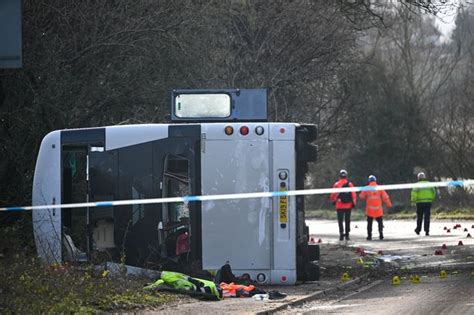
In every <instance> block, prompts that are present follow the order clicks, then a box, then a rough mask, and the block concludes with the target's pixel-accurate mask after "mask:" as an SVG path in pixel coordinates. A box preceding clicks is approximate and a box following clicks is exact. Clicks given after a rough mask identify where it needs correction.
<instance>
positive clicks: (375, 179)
mask: <svg viewBox="0 0 474 315" xmlns="http://www.w3.org/2000/svg"><path fill="white" fill-rule="evenodd" d="M368 180H369V182H376V181H377V177H375V175H370V176H369V179H368Z"/></svg>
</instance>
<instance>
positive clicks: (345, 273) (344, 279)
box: [341, 272, 351, 282]
mask: <svg viewBox="0 0 474 315" xmlns="http://www.w3.org/2000/svg"><path fill="white" fill-rule="evenodd" d="M349 280H351V277H349V274H348V273H347V272H344V273H343V274H342V277H341V281H342V282H346V281H349Z"/></svg>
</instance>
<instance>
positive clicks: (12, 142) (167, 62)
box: [0, 0, 474, 239]
mask: <svg viewBox="0 0 474 315" xmlns="http://www.w3.org/2000/svg"><path fill="white" fill-rule="evenodd" d="M448 9H452V12H456V11H457V15H456V18H455V23H456V25H455V29H454V31H453V33H452V35H451V36H450V38H445V39H444V40H442V39H441V34H440V33H439V31H438V30H437V29H436V28H435V26H434V23H435V21H436V19H439V17H437V16H442V13H443V12H445V11H447V10H448ZM23 18H24V20H23V52H24V56H23V59H24V67H23V68H22V69H19V70H0V206H7V205H29V204H30V203H31V184H32V179H33V172H34V166H35V160H36V155H37V152H38V148H39V145H40V142H41V139H42V138H43V137H44V136H45V135H46V134H47V133H48V132H50V131H52V130H55V129H64V128H80V127H93V126H103V125H114V124H130V123H159V122H163V121H164V117H165V115H166V114H167V113H168V112H169V92H170V90H172V89H173V88H267V89H268V91H269V110H270V115H271V117H270V118H271V120H272V121H295V122H301V123H317V124H318V125H319V130H320V131H319V138H318V140H317V143H318V145H319V148H320V158H319V161H318V162H317V163H315V164H313V165H312V166H311V170H310V174H309V176H308V187H328V186H330V185H331V184H332V183H333V182H334V181H335V180H336V179H337V174H338V170H339V169H341V168H346V169H348V170H349V174H350V177H351V179H352V180H353V181H354V183H355V184H357V185H363V184H365V179H366V177H367V176H368V175H369V174H375V175H376V176H377V177H378V179H379V182H380V183H383V184H390V183H403V182H413V181H415V174H416V173H417V172H418V171H420V170H424V171H425V172H427V174H428V176H429V178H430V179H433V180H442V179H446V178H453V179H461V178H474V144H473V141H474V140H473V139H474V128H473V127H474V105H473V100H474V95H473V93H474V92H473V88H472V87H473V86H474V71H473V70H474V67H473V66H474V48H473V47H474V45H473V39H474V36H473V30H474V10H473V6H472V5H469V3H467V2H466V3H464V2H461V3H460V4H451V2H450V1H444V2H437V1H433V2H432V1H400V2H398V3H397V2H389V1H386V2H384V1H381V2H375V1H363V0H355V1H342V0H338V1H304V0H295V1H263V0H256V1H246V0H224V1H211V0H207V1H190V0H188V1H187V0H181V1H163V0H143V1H129V0H114V1H86V0H84V1H61V0H50V1H36V0H35V1H33V0H25V1H23ZM446 19H447V20H449V19H450V18H449V17H448V18H446ZM451 19H452V17H451ZM392 199H394V201H395V204H396V205H397V207H395V209H402V208H404V207H406V206H408V204H409V202H408V191H400V192H393V193H392ZM472 199H473V198H472V192H471V194H470V193H469V191H467V190H465V189H453V190H446V189H444V190H440V199H439V201H438V202H437V205H438V206H441V207H445V208H446V209H454V208H466V207H471V208H472ZM330 206H331V205H330V204H328V202H327V198H326V196H322V197H308V208H312V209H327V208H330ZM12 217H14V218H15V220H20V221H22V220H24V222H26V223H27V224H26V226H28V225H29V220H31V219H30V218H29V217H28V216H21V215H18V214H11V213H10V214H2V215H1V217H0V226H5V224H6V223H8V222H9V221H10V220H11V218H12ZM21 228H22V229H23V228H24V227H21ZM27 238H28V239H30V236H28V237H27Z"/></svg>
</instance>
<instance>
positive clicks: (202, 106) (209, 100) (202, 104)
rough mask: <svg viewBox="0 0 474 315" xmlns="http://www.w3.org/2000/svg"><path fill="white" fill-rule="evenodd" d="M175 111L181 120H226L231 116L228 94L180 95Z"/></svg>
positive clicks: (176, 100) (177, 98)
mask: <svg viewBox="0 0 474 315" xmlns="http://www.w3.org/2000/svg"><path fill="white" fill-rule="evenodd" d="M174 103H175V106H176V108H175V109H174V111H175V115H176V117H179V118H203V117H206V118H226V117H229V116H230V109H231V108H230V107H231V100H230V96H229V95H228V94H179V95H177V96H176V99H175V102H174Z"/></svg>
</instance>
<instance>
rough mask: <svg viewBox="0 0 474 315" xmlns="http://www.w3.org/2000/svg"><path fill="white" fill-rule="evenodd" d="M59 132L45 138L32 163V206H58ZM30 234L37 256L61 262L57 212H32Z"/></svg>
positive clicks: (49, 261) (58, 211) (59, 219)
mask: <svg viewBox="0 0 474 315" xmlns="http://www.w3.org/2000/svg"><path fill="white" fill-rule="evenodd" d="M60 134H61V132H60V131H53V132H51V133H49V134H48V135H46V137H45V138H44V139H43V141H42V142H41V147H40V150H39V154H38V159H37V161H36V167H35V175H34V179H33V205H34V206H39V205H47V204H60V203H61V175H60V170H61V145H60V144H61V137H60ZM32 215H33V232H34V235H35V243H36V249H37V252H38V256H39V257H40V258H41V259H42V260H43V261H44V262H46V263H48V264H52V263H56V262H61V260H62V253H61V239H62V238H61V211H60V210H59V209H48V210H33V213H32Z"/></svg>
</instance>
